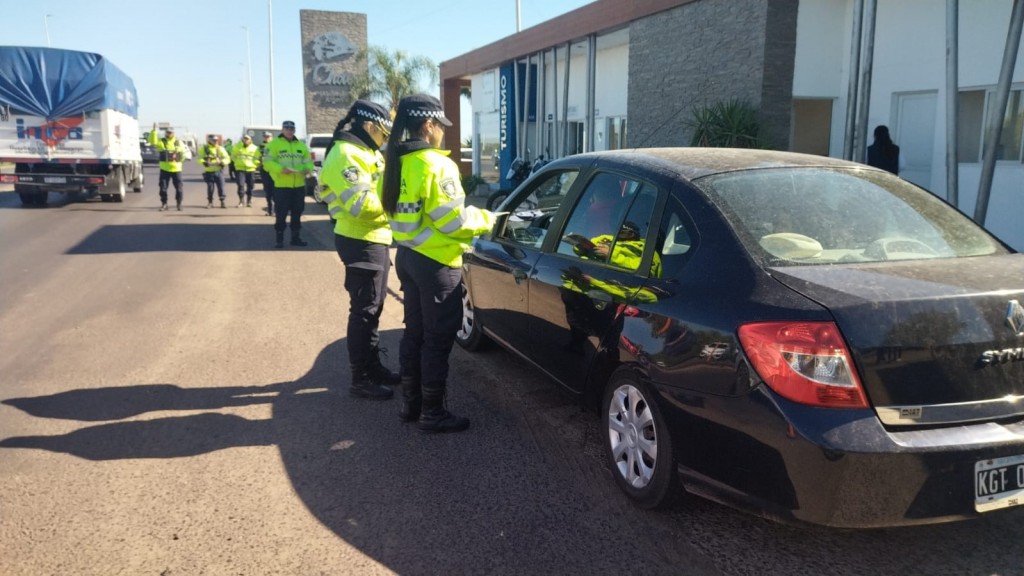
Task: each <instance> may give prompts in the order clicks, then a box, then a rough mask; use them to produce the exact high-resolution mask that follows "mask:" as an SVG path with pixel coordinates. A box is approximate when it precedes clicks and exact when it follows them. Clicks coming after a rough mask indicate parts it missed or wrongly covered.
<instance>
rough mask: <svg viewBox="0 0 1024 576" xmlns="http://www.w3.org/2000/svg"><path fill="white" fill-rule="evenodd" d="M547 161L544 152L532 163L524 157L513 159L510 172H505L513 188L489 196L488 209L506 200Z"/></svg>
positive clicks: (492, 208)
mask: <svg viewBox="0 0 1024 576" xmlns="http://www.w3.org/2000/svg"><path fill="white" fill-rule="evenodd" d="M547 163H548V161H547V160H545V159H544V155H543V154H541V155H540V156H538V157H537V159H536V160H534V161H533V163H532V164H531V163H530V162H529V161H528V160H523V159H522V158H516V159H515V160H513V161H512V165H511V166H510V167H509V169H508V173H506V174H505V178H506V179H507V180H508V181H509V182H510V183H511V184H512V188H511V189H502V190H498V191H497V192H495V193H493V194H491V195H490V196H488V197H487V209H488V210H494V209H496V208H497V207H498V206H499V205H501V203H502V202H504V201H505V198H508V196H509V194H511V193H512V192H513V191H515V189H516V188H519V186H520V185H521V184H522V183H523V182H526V179H527V178H529V177H530V175H531V174H534V173H535V172H537V171H538V170H540V169H541V167H543V166H544V165H545V164H547Z"/></svg>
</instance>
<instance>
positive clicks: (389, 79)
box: [350, 46, 438, 111]
mask: <svg viewBox="0 0 1024 576" xmlns="http://www.w3.org/2000/svg"><path fill="white" fill-rule="evenodd" d="M356 58H357V59H358V60H362V61H365V62H366V63H367V67H366V73H365V74H355V75H354V76H353V77H352V83H351V85H350V90H351V91H352V96H353V97H354V98H367V99H374V100H379V101H382V102H383V103H384V105H385V106H388V107H389V108H391V110H392V111H394V110H395V109H396V108H397V107H398V101H399V100H401V99H402V98H405V97H406V96H411V95H413V94H416V93H419V92H425V91H426V90H424V89H422V88H420V80H421V79H423V78H424V77H426V79H427V82H428V84H429V85H436V84H437V81H438V71H437V65H436V64H434V61H433V60H431V59H430V58H427V57H426V56H410V55H409V54H408V53H406V52H405V51H403V50H396V51H394V52H390V51H388V50H387V48H384V47H381V46H370V47H369V48H367V49H365V50H361V51H360V52H359V53H358V54H356Z"/></svg>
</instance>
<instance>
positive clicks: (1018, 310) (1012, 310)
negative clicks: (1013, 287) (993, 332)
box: [1006, 300, 1024, 336]
mask: <svg viewBox="0 0 1024 576" xmlns="http://www.w3.org/2000/svg"><path fill="white" fill-rule="evenodd" d="M1006 324H1007V325H1008V326H1009V327H1010V330H1013V333H1014V334H1016V335H1017V336H1024V306H1021V305H1020V302H1018V301H1016V300H1010V305H1009V306H1008V307H1007V308H1006Z"/></svg>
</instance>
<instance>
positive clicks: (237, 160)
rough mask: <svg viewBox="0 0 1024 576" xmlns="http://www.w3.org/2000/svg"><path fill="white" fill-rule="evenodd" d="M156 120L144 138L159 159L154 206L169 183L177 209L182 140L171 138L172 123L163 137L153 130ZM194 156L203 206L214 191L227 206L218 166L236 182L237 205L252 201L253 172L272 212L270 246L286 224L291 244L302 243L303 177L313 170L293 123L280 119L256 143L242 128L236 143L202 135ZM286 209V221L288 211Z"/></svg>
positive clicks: (163, 200)
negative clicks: (276, 129)
mask: <svg viewBox="0 0 1024 576" xmlns="http://www.w3.org/2000/svg"><path fill="white" fill-rule="evenodd" d="M156 132H157V130H156V126H155V125H154V126H153V130H152V131H151V132H150V133H149V137H148V140H149V143H150V144H151V145H153V146H154V147H155V148H156V151H157V154H158V155H159V160H160V179H159V189H160V210H161V211H164V210H167V209H168V207H167V192H168V188H169V187H170V185H171V184H173V185H174V193H175V194H174V199H175V203H176V205H177V209H178V211H181V209H182V207H181V201H182V198H183V194H182V181H181V171H182V166H183V163H184V161H185V157H186V152H185V144H184V143H183V142H182V141H181V140H179V139H177V138H176V137H175V134H174V129H173V128H167V129H165V130H164V136H163V138H158V137H157V135H156ZM196 154H197V162H198V163H199V165H200V166H202V167H203V181H204V182H206V207H207V208H213V206H214V204H213V196H214V192H216V193H217V197H218V199H219V200H220V207H221V208H227V204H226V199H225V193H224V168H225V167H228V169H229V171H228V174H229V178H231V179H232V180H234V181H235V183H236V184H237V185H238V205H237V207H238V208H241V207H243V206H244V207H250V206H252V193H253V188H254V187H255V181H256V174H257V173H259V175H260V180H261V182H262V184H263V191H264V195H265V196H266V199H267V208H266V213H267V215H268V216H276V219H275V221H274V230H275V232H276V242H275V245H274V246H275V248H284V231H285V229H286V228H289V227H290V228H291V233H292V238H291V245H292V246H306V245H308V243H307V242H306V241H304V240H302V237H301V229H302V213H303V211H304V207H305V194H306V177H307V176H308V175H309V174H310V173H312V172H313V160H312V157H311V156H310V153H309V148H307V147H306V144H305V143H304V142H302V141H301V140H299V139H298V138H296V137H295V123H294V122H292V121H290V120H286V121H285V122H284V123H283V124H282V125H281V133H280V134H279V135H278V136H277V137H276V138H274V137H273V135H272V134H271V133H270V132H264V133H263V142H262V143H260V144H259V145H256V144H254V143H253V141H252V136H251V135H249V134H245V135H243V136H242V140H241V141H240V142H238V143H235V144H233V145H232V144H231V141H230V140H228V141H227V142H226V143H224V144H221V142H220V138H219V137H218V136H217V135H216V134H210V135H208V136H207V137H206V143H205V144H203V145H202V146H200V147H199V149H198V150H197V151H196ZM289 214H290V215H291V222H290V223H289V222H288V216H289Z"/></svg>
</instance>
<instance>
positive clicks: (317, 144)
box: [309, 136, 331, 148]
mask: <svg viewBox="0 0 1024 576" xmlns="http://www.w3.org/2000/svg"><path fill="white" fill-rule="evenodd" d="M330 143H331V137H330V136H313V137H312V138H310V140H309V147H310V148H327V145H328V144H330Z"/></svg>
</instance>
